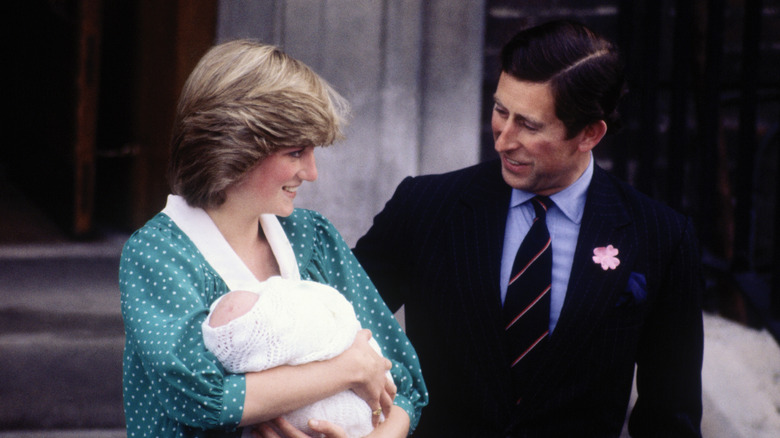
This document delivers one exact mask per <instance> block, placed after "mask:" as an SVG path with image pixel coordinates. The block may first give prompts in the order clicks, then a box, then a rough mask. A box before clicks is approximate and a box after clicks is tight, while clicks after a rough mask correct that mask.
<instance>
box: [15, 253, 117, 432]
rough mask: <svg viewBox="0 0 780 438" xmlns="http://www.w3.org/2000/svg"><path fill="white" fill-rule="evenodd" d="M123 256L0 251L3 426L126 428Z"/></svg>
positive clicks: (77, 428)
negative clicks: (120, 275)
mask: <svg viewBox="0 0 780 438" xmlns="http://www.w3.org/2000/svg"><path fill="white" fill-rule="evenodd" d="M118 263H119V256H118V252H117V253H113V254H110V255H98V256H92V255H89V254H86V255H85V254H80V255H78V256H68V257H57V256H51V255H48V256H44V257H18V258H15V257H11V258H8V257H5V258H0V370H2V372H0V431H5V432H4V433H5V434H8V433H11V432H9V431H17V432H15V433H19V434H21V433H23V432H21V431H25V430H26V431H30V432H28V433H52V431H55V430H56V431H57V432H56V434H57V435H58V436H59V432H60V431H68V430H71V431H78V430H94V429H98V430H113V431H116V430H121V429H122V428H123V427H124V415H123V412H122V348H123V344H124V331H123V326H122V319H121V315H120V310H119V290H118V285H117V272H118ZM33 431H39V432H33ZM47 431H48V432H47ZM79 433H80V432H79ZM5 436H7V435H5ZM49 436H53V435H49ZM92 436H97V435H92Z"/></svg>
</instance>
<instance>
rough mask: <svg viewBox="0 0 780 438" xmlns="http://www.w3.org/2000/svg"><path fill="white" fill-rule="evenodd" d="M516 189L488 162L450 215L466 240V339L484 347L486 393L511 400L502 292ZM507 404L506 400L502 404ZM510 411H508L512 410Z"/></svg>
mask: <svg viewBox="0 0 780 438" xmlns="http://www.w3.org/2000/svg"><path fill="white" fill-rule="evenodd" d="M510 194H511V188H510V187H509V186H508V185H506V183H505V182H504V180H503V178H502V176H501V169H500V162H499V161H495V162H493V163H490V164H489V165H487V166H485V169H483V172H481V174H480V175H479V176H478V177H477V178H475V180H474V183H473V184H472V185H470V186H469V187H468V189H466V190H465V191H464V192H463V194H462V196H461V199H460V202H459V203H458V204H457V205H456V206H455V210H454V211H453V214H452V215H451V216H450V219H451V220H450V223H449V224H448V226H449V233H450V236H451V238H452V239H453V241H456V240H457V241H462V245H461V246H460V247H459V248H458V249H456V250H455V252H456V254H454V257H455V258H456V259H457V260H460V262H458V267H459V268H460V269H463V272H464V273H469V275H467V276H463V277H459V278H460V279H461V280H463V281H464V283H463V284H462V285H461V287H457V288H456V290H457V293H458V294H460V296H458V297H454V298H453V299H454V300H455V301H456V302H458V303H462V304H461V305H462V306H463V307H462V309H461V312H463V314H464V315H465V316H467V317H465V318H463V320H462V322H461V324H463V325H464V326H463V327H462V328H463V330H464V331H463V332H461V333H462V334H463V335H464V338H465V339H464V340H463V341H464V342H467V343H470V345H468V348H469V351H473V352H480V353H481V354H482V355H483V357H469V358H467V360H470V361H480V362H482V363H483V366H482V369H486V370H488V371H487V372H485V374H484V375H482V376H480V379H482V380H483V384H484V387H485V392H484V393H485V394H490V395H491V396H492V397H494V398H495V399H497V400H502V399H503V400H510V398H511V397H510V393H509V391H508V389H509V370H508V369H507V367H506V355H505V351H504V339H503V336H502V335H503V329H502V327H501V297H500V295H501V293H500V288H499V277H500V271H501V253H502V248H503V240H504V228H505V224H506V216H507V211H508V209H509V200H510ZM501 405H502V406H507V404H506V403H501ZM507 414H508V411H507Z"/></svg>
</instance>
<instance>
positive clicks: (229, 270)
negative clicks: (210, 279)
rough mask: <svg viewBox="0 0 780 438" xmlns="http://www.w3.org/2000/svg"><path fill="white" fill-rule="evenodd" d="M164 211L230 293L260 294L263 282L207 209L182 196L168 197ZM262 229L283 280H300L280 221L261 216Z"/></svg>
mask: <svg viewBox="0 0 780 438" xmlns="http://www.w3.org/2000/svg"><path fill="white" fill-rule="evenodd" d="M162 212H163V213H165V214H166V215H168V216H169V217H170V218H171V219H172V220H173V221H174V222H175V223H176V225H177V226H178V227H179V228H181V230H182V231H184V233H185V234H186V235H187V237H189V238H190V240H192V242H193V243H194V244H195V246H197V247H198V250H199V251H200V252H201V254H203V257H204V258H205V259H206V261H207V262H208V263H209V264H210V265H211V267H212V268H214V270H216V271H217V273H218V274H219V276H220V277H222V279H223V280H225V283H227V285H228V288H230V290H251V291H255V292H258V291H259V287H260V281H259V280H258V279H257V278H256V277H255V276H254V274H252V271H250V270H249V268H248V267H247V266H246V264H245V263H244V261H243V260H241V258H240V257H239V256H238V254H236V252H235V251H234V250H233V248H232V247H231V246H230V244H229V243H228V242H227V240H225V237H224V236H222V233H220V231H219V229H218V228H217V225H216V224H214V221H212V220H211V217H210V216H209V215H208V213H206V211H205V210H203V209H202V208H194V207H190V206H189V205H188V204H187V201H185V200H184V198H182V197H181V196H177V195H168V202H167V204H166V205H165V208H164V209H163V211H162ZM260 226H261V227H263V232H264V233H265V236H266V238H267V239H268V243H269V244H270V245H271V251H273V254H274V257H275V258H276V262H277V263H278V264H279V270H280V271H281V274H282V278H286V279H290V280H300V278H301V274H300V272H299V271H298V262H297V260H295V253H294V252H293V249H292V246H291V245H290V241H289V240H288V239H287V235H286V234H285V233H284V229H283V228H282V225H281V224H280V223H279V219H277V218H276V216H274V215H272V214H263V215H261V216H260Z"/></svg>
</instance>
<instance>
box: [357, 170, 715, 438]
mask: <svg viewBox="0 0 780 438" xmlns="http://www.w3.org/2000/svg"><path fill="white" fill-rule="evenodd" d="M509 197H510V188H509V187H508V186H507V185H506V184H505V183H504V182H503V180H502V178H501V174H500V164H499V163H498V162H497V161H493V162H489V163H483V164H480V165H477V166H473V167H470V168H467V169H462V170H460V171H456V172H452V173H449V174H444V175H438V176H424V177H417V178H408V179H406V180H404V181H403V182H402V183H401V184H400V185H399V187H398V189H397V191H396V193H395V194H394V195H393V197H392V198H391V199H390V201H388V203H387V205H386V207H385V209H384V210H383V211H382V212H381V213H380V214H379V215H377V216H376V218H375V220H374V225H373V226H372V228H371V229H370V230H369V232H368V233H367V234H366V235H365V236H364V237H363V238H361V239H360V240H359V241H358V243H357V245H356V248H355V255H356V256H357V257H358V259H359V260H360V262H361V263H362V264H363V266H364V267H365V269H366V271H367V272H368V273H369V275H370V276H371V278H372V280H373V281H374V282H375V284H376V285H377V287H378V289H379V291H380V293H381V294H382V296H383V298H384V299H385V300H386V301H387V303H388V305H390V307H391V308H392V309H393V310H396V309H397V308H398V307H399V306H401V305H402V304H403V305H405V317H406V327H407V333H408V335H409V338H410V339H411V341H412V343H413V344H414V346H415V348H416V350H417V352H418V354H419V355H420V362H421V365H422V370H423V375H424V377H425V380H426V384H427V386H428V390H429V392H430V404H429V405H428V406H427V407H426V408H425V409H424V410H423V413H422V417H421V421H420V425H419V427H418V431H417V432H416V433H415V435H414V436H415V437H417V436H421V437H441V436H468V437H506V436H518V437H524V436H529V437H531V436H603V437H609V436H614V437H617V436H619V434H620V430H621V428H622V424H623V420H624V417H625V412H626V406H627V404H628V399H629V395H630V392H631V383H632V378H633V372H634V365H635V364H636V365H637V369H638V373H639V381H638V384H639V386H640V391H641V392H640V397H639V401H638V404H637V407H636V408H635V409H634V411H633V413H632V418H631V426H632V428H633V429H634V431H635V432H639V433H638V435H642V434H645V435H647V436H681V437H688V436H698V431H699V421H700V417H701V387H700V369H701V368H700V367H701V345H702V344H701V343H702V333H701V311H700V293H701V276H700V268H699V258H698V257H699V255H698V248H697V244H696V239H695V233H694V232H693V229H692V227H691V224H690V223H689V222H688V221H687V220H686V218H685V217H683V216H681V215H679V214H677V213H674V212H673V211H672V210H670V209H668V208H666V207H663V206H661V205H660V204H658V203H656V202H653V201H651V200H649V199H648V198H646V197H644V196H643V195H641V194H639V193H638V192H636V191H635V190H633V189H631V188H630V187H628V186H627V185H625V184H623V183H621V182H619V181H618V180H616V179H614V178H612V177H611V176H609V175H608V174H606V173H605V172H604V171H603V170H601V169H599V168H597V169H596V172H595V173H594V177H593V181H592V183H591V186H590V188H589V191H588V200H587V203H586V207H585V213H584V216H583V222H582V225H581V228H580V236H579V238H578V244H577V248H576V250H575V252H574V253H575V256H574V263H573V266H572V272H571V277H570V281H569V290H568V291H567V294H566V301H565V302H564V305H563V309H562V310H561V316H560V319H559V321H558V325H557V326H556V329H555V331H554V332H553V334H552V336H551V337H550V338H549V342H548V345H547V347H546V349H545V351H544V354H543V355H542V357H540V358H539V362H538V366H536V367H535V369H533V370H531V371H529V373H528V375H527V379H528V382H527V385H526V387H527V390H526V391H525V396H524V397H523V401H522V403H520V404H519V405H517V406H515V403H514V402H515V400H514V399H513V397H512V394H511V391H510V387H511V385H510V381H511V380H510V373H509V368H508V366H507V364H506V359H505V358H506V349H505V346H504V343H503V337H502V334H503V325H502V324H501V322H502V314H501V302H500V289H499V284H498V281H499V280H498V279H499V271H500V266H499V265H500V258H501V253H502V242H503V231H504V226H505V221H506V216H507V210H508V205H509ZM607 244H612V245H613V246H615V247H616V248H618V249H619V250H620V255H619V257H620V260H621V263H620V266H619V268H618V269H615V270H609V271H604V270H602V269H601V268H600V267H599V266H598V265H596V264H594V263H593V262H592V260H591V257H592V255H593V248H595V247H598V246H606V245H607ZM632 272H636V273H641V274H643V275H644V276H645V277H646V279H647V291H646V292H647V293H646V295H645V296H643V297H635V296H633V295H631V294H630V292H629V291H628V290H627V284H628V279H629V276H630V275H631V273H632ZM627 294H628V295H627ZM670 358H673V359H674V360H669V359H670Z"/></svg>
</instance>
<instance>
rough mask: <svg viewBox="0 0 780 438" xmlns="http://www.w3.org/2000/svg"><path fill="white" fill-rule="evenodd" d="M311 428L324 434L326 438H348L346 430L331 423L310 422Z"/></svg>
mask: <svg viewBox="0 0 780 438" xmlns="http://www.w3.org/2000/svg"><path fill="white" fill-rule="evenodd" d="M309 428H311V430H313V431H315V432H319V433H321V434H324V435H325V437H326V438H347V434H346V432H344V429H342V428H341V427H339V426H337V425H335V424H333V423H331V422H329V421H322V420H310V421H309Z"/></svg>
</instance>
